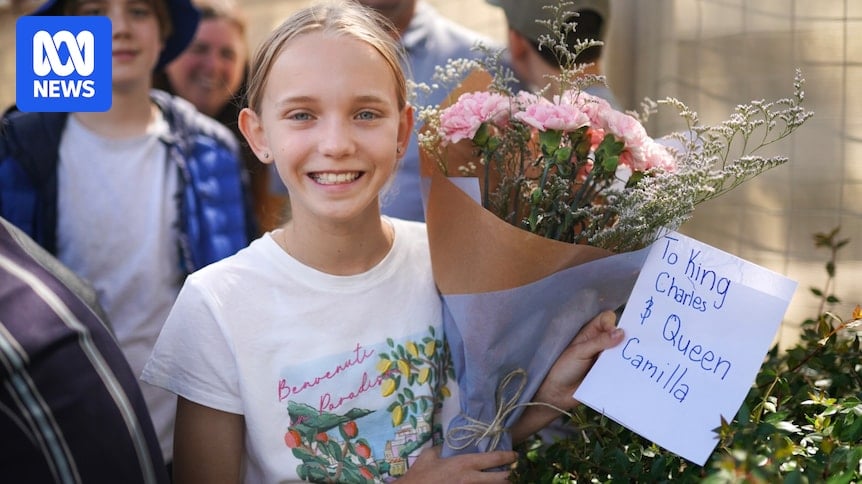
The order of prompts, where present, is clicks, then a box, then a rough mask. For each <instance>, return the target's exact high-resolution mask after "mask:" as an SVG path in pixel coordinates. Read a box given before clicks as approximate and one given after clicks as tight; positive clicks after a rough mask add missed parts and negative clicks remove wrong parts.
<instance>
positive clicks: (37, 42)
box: [33, 30, 96, 77]
mask: <svg viewBox="0 0 862 484" xmlns="http://www.w3.org/2000/svg"><path fill="white" fill-rule="evenodd" d="M63 44H65V45H66V49H68V51H69V58H68V59H66V62H61V61H60V54H59V51H60V46H61V45H63ZM95 57H96V48H95V41H94V37H93V33H92V32H90V31H89V30H82V31H81V32H79V33H78V36H77V37H75V36H74V35H72V33H71V32H69V31H68V30H60V31H59V32H57V33H55V34H54V36H53V37H52V36H51V34H49V33H48V32H46V31H44V30H40V31H38V32H36V33H35V34H34V35H33V72H34V73H35V74H36V75H37V76H47V75H48V74H50V73H51V71H53V72H54V74H56V75H58V76H64V77H65V76H68V75H69V74H71V73H72V72H77V73H78V75H80V76H89V75H90V74H92V73H93V69H95V67H96V66H95V62H94V59H95Z"/></svg>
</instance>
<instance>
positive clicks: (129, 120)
mask: <svg viewBox="0 0 862 484" xmlns="http://www.w3.org/2000/svg"><path fill="white" fill-rule="evenodd" d="M155 109H156V107H155V105H154V104H153V102H152V101H151V100H150V97H149V94H147V95H146V96H143V95H141V94H140V93H139V94H137V95H134V96H132V95H125V94H123V93H121V92H117V91H114V94H113V96H112V102H111V109H109V110H108V111H105V112H102V113H75V114H74V116H75V118H76V119H77V120H78V121H79V122H80V123H81V124H83V125H84V126H86V127H87V129H90V130H91V131H93V132H95V133H96V134H99V135H101V136H105V137H107V138H128V137H132V136H138V135H141V134H143V133H145V132H146V130H147V126H149V125H150V123H151V122H152V121H153V118H154V116H155Z"/></svg>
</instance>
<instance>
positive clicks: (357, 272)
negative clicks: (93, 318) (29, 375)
mask: <svg viewBox="0 0 862 484" xmlns="http://www.w3.org/2000/svg"><path fill="white" fill-rule="evenodd" d="M393 32H394V31H393V30H392V27H391V25H389V24H388V23H387V22H386V21H385V20H382V18H381V17H378V16H377V14H374V13H372V11H371V10H367V9H365V8H364V7H361V6H358V5H357V4H355V3H352V2H345V3H336V4H332V5H315V6H312V7H309V8H307V9H304V10H301V11H299V12H297V13H296V14H294V15H293V16H292V17H291V18H289V19H288V20H287V21H286V22H285V23H284V24H282V25H281V26H280V27H279V28H278V29H277V30H276V31H275V32H273V33H272V34H271V35H270V37H269V38H268V39H267V40H265V41H264V42H263V44H262V45H261V47H260V49H259V51H258V52H257V53H256V55H255V58H254V59H253V62H252V67H251V76H250V83H249V90H248V108H246V109H244V110H243V111H242V112H241V114H240V118H239V123H240V127H241V129H242V132H243V134H244V135H245V137H246V139H247V140H248V142H249V145H250V146H251V148H252V150H253V151H254V152H255V154H256V155H257V156H258V158H259V159H260V160H261V161H263V162H264V163H275V166H276V167H277V170H278V173H279V175H280V177H281V179H282V180H283V181H284V183H285V185H286V186H287V188H288V191H289V194H290V202H291V206H292V209H293V218H292V220H291V221H290V222H288V223H287V224H286V225H284V226H283V227H281V228H280V229H277V230H275V231H273V232H270V233H267V234H265V235H264V236H263V237H262V238H260V239H258V240H256V241H255V242H253V243H252V244H251V245H250V246H249V247H248V248H247V249H245V250H243V251H241V252H240V253H238V254H237V255H236V256H234V257H231V258H229V259H226V260H224V261H222V262H219V263H216V264H213V265H211V266H209V267H207V268H204V269H203V270H201V271H199V272H197V273H196V274H193V275H192V276H190V277H189V278H188V280H187V281H186V284H185V286H184V288H183V290H182V293H181V294H180V297H179V298H178V301H177V303H176V305H175V306H174V309H173V311H172V313H171V315H170V317H169V318H168V321H167V322H166V324H165V328H164V330H163V332H162V334H161V336H160V338H159V342H158V344H157V346H156V349H155V350H154V352H153V355H152V357H151V359H150V361H149V363H148V365H147V367H146V369H145V371H144V375H143V378H144V380H146V381H149V382H151V383H153V384H156V385H159V386H162V387H165V388H167V389H169V390H171V391H173V392H176V393H177V394H178V395H179V397H180V398H179V404H178V407H177V427H176V439H175V453H176V459H175V468H174V469H175V478H176V481H177V482H179V483H184V482H206V483H214V482H237V481H240V480H241V481H243V482H286V481H294V480H312V481H317V482H320V481H328V482H336V481H337V482H366V481H385V480H391V479H393V478H399V477H402V476H403V478H404V480H405V482H409V481H411V480H412V481H415V482H422V481H427V480H431V481H432V482H433V481H439V480H440V479H441V476H446V479H450V480H451V479H456V480H461V481H464V482H496V481H500V482H505V480H506V477H507V472H504V471H497V472H482V470H483V469H489V468H495V467H499V466H503V465H506V464H510V463H511V462H513V461H514V460H515V458H516V454H515V453H513V452H503V451H498V452H489V453H486V454H473V455H465V456H457V457H452V458H449V459H440V458H439V457H438V454H437V452H436V450H433V451H425V452H423V450H422V449H423V448H427V447H430V446H431V444H432V443H433V436H434V434H435V432H437V431H439V430H440V428H441V426H440V423H439V422H438V421H437V420H435V412H436V411H437V410H438V409H439V407H440V406H441V405H440V402H439V400H440V399H441V398H442V397H444V396H445V395H447V394H449V392H450V391H451V390H452V389H453V387H454V385H452V386H447V383H446V377H447V375H448V374H449V373H450V371H451V370H450V369H449V367H448V366H447V362H448V358H447V356H448V355H447V354H446V353H445V348H446V346H445V345H444V342H443V340H442V335H441V332H440V331H441V330H440V327H441V320H442V317H441V303H440V298H439V296H438V294H437V291H436V288H435V286H434V281H433V278H432V275H431V262H430V257H429V253H428V244H427V240H426V233H425V227H424V225H423V224H419V223H416V222H407V221H402V220H397V219H388V218H382V217H381V215H380V207H379V194H380V191H381V190H382V189H383V188H384V187H385V185H386V184H387V182H388V181H389V180H390V179H391V177H392V175H393V173H394V171H395V168H396V165H397V162H398V159H399V157H400V156H401V154H402V153H403V152H404V148H405V144H406V143H407V142H408V139H409V136H410V132H411V129H412V124H413V113H412V109H411V107H410V106H409V105H408V104H407V90H406V81H405V76H404V73H403V72H402V70H401V67H400V66H401V58H400V57H399V53H400V51H399V50H398V48H397V43H396V40H395V36H394V33H393ZM612 328H613V317H610V318H605V319H601V321H597V322H596V323H595V324H593V325H592V326H591V327H590V331H587V332H585V333H584V335H583V338H584V339H585V340H586V341H587V342H586V344H584V345H578V346H574V347H572V348H570V349H571V350H572V352H571V353H570V355H572V356H573V357H572V358H571V359H569V360H567V362H568V364H567V365H565V366H561V367H560V370H561V371H558V372H555V373H553V374H552V375H551V376H550V377H549V378H548V379H547V380H546V382H545V385H544V386H543V388H542V389H541V390H540V392H539V394H538V395H537V398H539V399H541V400H542V401H545V402H548V403H553V404H558V406H568V407H571V406H572V405H573V404H574V400H572V398H571V394H572V392H573V391H574V385H570V384H569V382H572V381H579V379H580V378H583V373H584V371H585V370H584V368H585V367H586V366H587V365H586V364H587V363H588V361H589V359H590V358H592V357H593V356H594V355H595V354H596V353H597V352H598V351H599V350H600V349H602V348H604V347H606V346H610V345H611V344H613V343H616V342H618V341H619V338H621V336H620V335H615V336H614V335H612V332H611V329H612ZM584 348H586V349H584ZM450 400H451V399H450ZM561 402H562V403H561ZM554 416H555V414H554V413H553V411H550V412H548V411H547V410H546V409H541V408H540V409H537V410H535V411H534V410H532V409H531V410H530V411H528V412H525V415H524V418H523V419H522V420H521V422H523V425H519V426H518V428H517V429H513V435H515V436H519V437H524V436H526V435H528V433H529V432H530V431H533V430H537V429H538V428H539V427H541V426H542V425H544V424H546V423H547V422H548V421H550V420H551V419H552V418H553V417H554ZM420 454H421V457H420V456H419V455H420Z"/></svg>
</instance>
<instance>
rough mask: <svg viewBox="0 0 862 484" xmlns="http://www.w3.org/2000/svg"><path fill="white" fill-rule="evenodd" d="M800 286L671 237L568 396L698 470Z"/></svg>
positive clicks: (659, 244)
mask: <svg viewBox="0 0 862 484" xmlns="http://www.w3.org/2000/svg"><path fill="white" fill-rule="evenodd" d="M795 290H796V282H794V281H792V280H790V279H787V278H786V277H784V276H782V275H780V274H777V273H774V272H772V271H769V270H767V269H764V268H762V267H759V266H757V265H754V264H752V263H750V262H746V261H744V260H742V259H740V258H738V257H736V256H734V255H731V254H728V253H726V252H723V251H720V250H718V249H715V248H713V247H710V246H708V245H706V244H702V243H700V242H698V241H696V240H694V239H692V238H689V237H686V236H684V235H682V234H679V233H676V232H671V233H670V234H668V235H666V236H665V237H663V238H661V239H660V240H658V241H656V242H655V243H654V244H653V246H652V248H651V249H650V253H649V256H648V257H647V260H646V262H645V263H644V266H643V269H642V270H641V273H640V275H639V277H638V280H637V282H636V283H635V287H634V290H633V291H632V294H631V297H630V298H629V300H628V302H627V304H626V307H625V309H624V311H623V314H622V316H621V318H620V323H619V326H620V327H621V328H623V329H624V330H625V338H624V339H623V342H622V343H620V344H619V345H618V346H616V347H614V348H611V349H609V350H606V351H605V352H603V353H602V354H601V356H600V357H599V358H598V360H597V361H596V364H595V365H594V366H593V368H592V369H591V370H590V372H589V373H588V374H587V377H586V378H585V379H584V381H583V383H581V385H580V387H579V388H578V390H577V392H575V395H574V397H575V398H576V399H577V400H579V401H580V402H582V403H584V404H586V405H588V406H590V407H591V408H593V409H594V410H596V411H598V412H602V413H603V414H605V415H607V416H608V417H610V418H612V419H613V420H615V421H617V422H619V423H620V424H622V425H624V426H625V427H627V428H629V429H630V430H632V431H634V432H636V433H637V434H639V435H641V436H643V437H644V438H646V439H649V440H651V441H653V442H655V443H656V444H658V445H659V446H661V447H663V448H665V449H667V450H669V451H671V452H673V453H675V454H677V455H680V456H682V457H684V458H686V459H688V460H690V461H692V462H694V463H697V464H699V465H703V464H704V463H705V462H706V460H707V458H708V457H709V455H710V454H711V453H712V452H713V450H714V449H715V446H716V445H717V444H718V438H717V435H716V433H715V432H714V431H713V430H714V429H715V428H717V427H718V426H719V425H720V424H721V417H722V416H723V417H724V418H725V419H726V420H728V421H730V420H732V419H733V418H734V417H735V416H736V413H737V411H738V410H739V407H740V406H741V405H742V401H743V400H744V399H745V396H746V395H747V393H748V390H749V389H750V388H751V385H752V383H753V382H754V379H755V377H756V376H757V372H758V371H759V369H760V366H761V364H762V363H763V358H764V356H765V355H766V352H767V351H768V350H769V347H770V345H771V344H772V341H773V338H774V336H775V333H776V330H777V329H778V325H779V324H780V323H781V319H782V318H783V317H784V312H785V311H786V310H787V306H788V304H789V303H790V299H791V297H792V296H793V292H794V291H795Z"/></svg>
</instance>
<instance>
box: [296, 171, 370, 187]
mask: <svg viewBox="0 0 862 484" xmlns="http://www.w3.org/2000/svg"><path fill="white" fill-rule="evenodd" d="M308 176H310V177H311V179H312V180H314V181H315V182H317V183H319V184H321V185H342V184H346V183H351V182H352V181H354V180H356V179H357V178H359V177H360V176H362V172H361V171H349V172H341V173H311V174H309V175H308Z"/></svg>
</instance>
